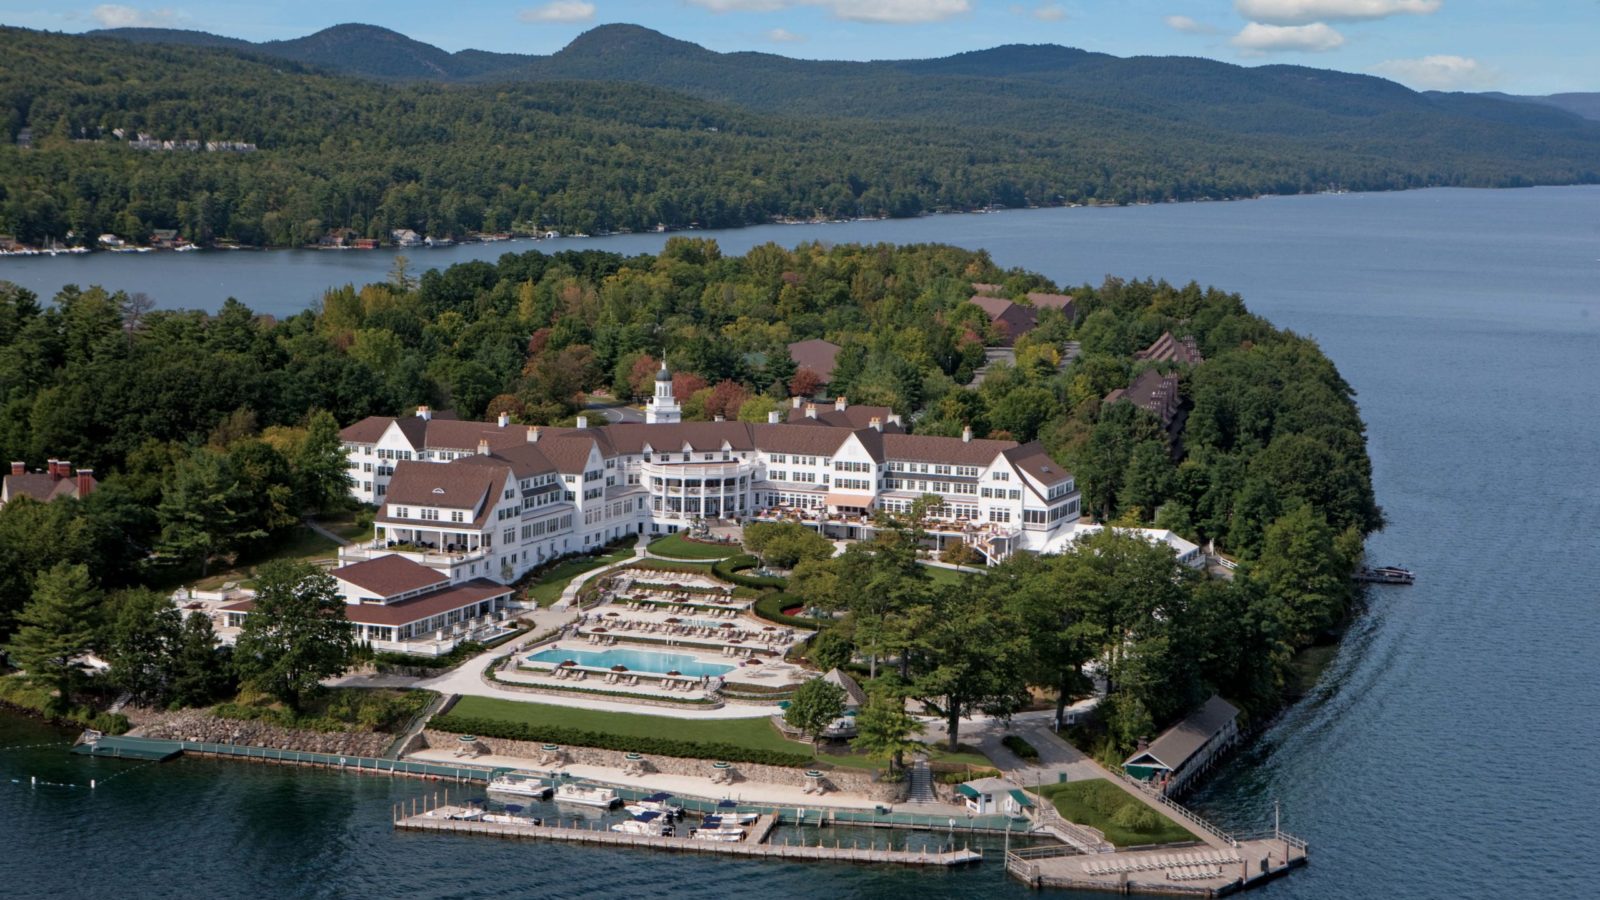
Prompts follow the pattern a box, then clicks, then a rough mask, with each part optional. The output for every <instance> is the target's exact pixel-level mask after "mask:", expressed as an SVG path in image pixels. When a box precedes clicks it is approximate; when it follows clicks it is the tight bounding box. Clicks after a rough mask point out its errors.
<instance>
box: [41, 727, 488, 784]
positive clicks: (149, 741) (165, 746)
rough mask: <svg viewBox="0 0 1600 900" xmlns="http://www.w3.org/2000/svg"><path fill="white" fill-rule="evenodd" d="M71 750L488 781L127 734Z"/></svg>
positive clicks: (424, 767)
mask: <svg viewBox="0 0 1600 900" xmlns="http://www.w3.org/2000/svg"><path fill="white" fill-rule="evenodd" d="M72 752H73V753H79V754H83V755H86V756H102V757H117V758H121V759H137V760H150V761H156V762H165V761H166V760H169V759H173V758H175V757H178V756H190V755H192V756H213V757H228V758H232V759H246V760H251V761H253V762H266V763H276V764H279V765H288V766H310V767H313V768H319V769H338V770H340V771H343V772H359V773H371V774H374V775H404V776H408V777H412V778H430V779H434V780H449V781H464V782H487V781H488V780H489V770H488V769H481V768H473V767H471V766H449V765H444V764H442V763H426V762H413V761H410V760H402V759H381V758H378V757H372V756H345V755H341V754H338V753H309V752H305V751H301V750H277V749H274V748H272V747H251V746H247V745H245V744H213V743H207V742H204V741H164V740H157V739H155V738H142V737H128V736H127V735H116V736H109V735H108V736H95V737H93V738H89V737H87V736H86V737H84V738H80V739H79V740H78V743H76V744H74V745H73V747H72Z"/></svg>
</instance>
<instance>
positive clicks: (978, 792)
mask: <svg viewBox="0 0 1600 900" xmlns="http://www.w3.org/2000/svg"><path fill="white" fill-rule="evenodd" d="M956 793H957V794H960V795H961V796H962V798H964V799H965V800H966V803H967V812H968V813H970V814H971V815H974V816H987V815H991V814H998V815H1006V816H1012V817H1014V818H1018V817H1021V816H1025V815H1027V811H1028V810H1029V809H1032V808H1033V805H1034V803H1033V798H1032V797H1029V796H1028V792H1027V791H1024V790H1023V789H1022V786H1021V785H1018V784H1016V783H1014V782H1011V781H1007V780H1006V779H1004V778H979V779H976V780H974V781H968V782H966V783H964V784H958V785H956Z"/></svg>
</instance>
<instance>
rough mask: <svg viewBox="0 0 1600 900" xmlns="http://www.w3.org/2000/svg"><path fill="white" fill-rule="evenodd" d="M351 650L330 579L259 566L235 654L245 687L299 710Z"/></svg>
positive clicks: (306, 570)
mask: <svg viewBox="0 0 1600 900" xmlns="http://www.w3.org/2000/svg"><path fill="white" fill-rule="evenodd" d="M355 649H356V641H355V633H354V632H353V631H352V630H351V628H350V624H349V622H347V621H346V620H345V616H344V601H343V599H341V598H340V596H339V591H338V588H337V586H336V585H335V584H334V580H333V576H331V575H328V574H327V573H326V572H323V571H322V570H320V569H318V568H317V567H315V566H312V565H309V564H306V563H294V562H282V561H279V562H271V563H268V564H266V565H264V566H262V567H261V571H260V573H259V574H258V575H257V578H256V600H255V608H254V609H252V610H251V611H250V614H249V615H248V616H246V617H245V622H244V627H243V628H242V629H241V630H240V632H239V640H238V643H237V645H236V648H235V650H234V660H235V664H236V665H237V667H238V670H239V675H240V677H241V678H243V679H244V681H245V683H246V684H247V685H248V686H250V687H251V688H253V689H255V690H258V691H262V692H263V693H267V694H271V695H272V696H273V697H276V698H277V699H279V700H281V701H283V702H284V703H285V704H287V705H288V706H289V708H290V709H292V710H296V711H298V710H299V709H300V708H301V707H302V705H303V704H304V702H305V700H306V699H307V698H308V697H309V696H310V695H311V694H312V693H314V692H315V691H316V690H317V688H318V687H319V685H320V684H321V682H322V680H323V679H324V678H331V677H333V676H335V675H339V674H341V673H343V672H344V671H345V669H346V667H348V666H349V664H350V660H351V659H352V657H353V654H354V653H355Z"/></svg>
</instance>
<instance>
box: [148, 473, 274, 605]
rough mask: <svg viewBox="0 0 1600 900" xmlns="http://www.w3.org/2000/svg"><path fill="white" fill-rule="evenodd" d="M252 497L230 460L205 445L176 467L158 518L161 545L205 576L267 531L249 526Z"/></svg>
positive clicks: (165, 491) (163, 493) (263, 535)
mask: <svg viewBox="0 0 1600 900" xmlns="http://www.w3.org/2000/svg"><path fill="white" fill-rule="evenodd" d="M251 505H252V499H251V498H249V497H247V496H245V495H244V493H243V491H241V490H240V487H239V484H238V481H237V480H236V478H235V477H234V473H233V470H232V467H231V466H230V465H229V464H228V457H227V456H225V455H223V454H221V453H218V452H217V451H215V450H211V449H209V448H206V447H202V448H200V449H198V450H196V451H195V452H194V453H192V454H190V456H189V457H188V458H187V459H185V460H183V461H182V462H180V463H179V464H178V467H177V469H176V470H175V471H174V472H173V473H172V477H171V480H170V481H169V482H168V484H167V488H166V490H164V491H163V492H162V495H161V505H160V506H159V507H158V508H157V510H156V514H157V515H158V516H159V518H160V520H161V547H162V549H164V550H166V551H167V552H168V553H171V554H173V555H175V556H179V557H185V558H188V559H192V560H194V561H195V562H197V563H199V564H200V573H201V574H202V575H204V574H205V573H206V572H207V571H209V569H210V563H211V560H212V559H213V558H214V557H216V556H218V555H221V554H223V553H226V552H228V551H230V550H232V549H233V548H235V547H237V546H238V545H239V543H240V542H241V541H243V540H246V539H252V538H262V537H265V536H266V532H264V531H255V530H252V529H251V528H249V527H248V526H247V525H246V511H247V510H248V509H249V507H250V506H251Z"/></svg>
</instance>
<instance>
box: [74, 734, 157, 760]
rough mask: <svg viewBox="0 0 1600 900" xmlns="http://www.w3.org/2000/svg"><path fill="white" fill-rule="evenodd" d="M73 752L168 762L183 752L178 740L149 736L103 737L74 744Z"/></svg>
mask: <svg viewBox="0 0 1600 900" xmlns="http://www.w3.org/2000/svg"><path fill="white" fill-rule="evenodd" d="M72 752H73V753H78V754H82V755H84V756H111V757H116V758H117V759H137V760H149V761H152V762H166V761H167V760H169V759H172V758H173V757H175V756H180V755H182V754H183V747H182V745H181V744H179V742H177V741H157V740H150V739H148V738H124V737H102V738H97V739H95V740H93V741H81V742H79V743H76V744H73V745H72Z"/></svg>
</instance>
